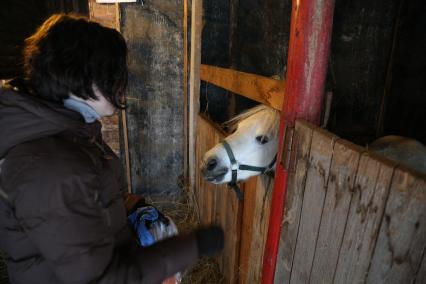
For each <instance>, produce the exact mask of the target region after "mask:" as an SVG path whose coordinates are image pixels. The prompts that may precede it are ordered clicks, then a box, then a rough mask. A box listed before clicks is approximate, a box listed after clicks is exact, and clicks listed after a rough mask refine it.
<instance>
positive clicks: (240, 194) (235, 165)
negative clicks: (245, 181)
mask: <svg viewBox="0 0 426 284" xmlns="http://www.w3.org/2000/svg"><path fill="white" fill-rule="evenodd" d="M221 143H222V145H223V147H225V150H226V153H227V154H228V157H229V161H230V162H231V170H232V179H231V181H230V182H228V186H229V187H231V188H232V189H233V190H234V191H235V194H236V195H237V198H238V200H240V201H241V200H242V199H243V192H242V191H241V189H240V187H239V186H238V184H237V172H238V170H242V171H252V172H260V173H261V174H264V173H266V172H268V171H270V170H271V169H272V168H273V167H274V164H275V162H276V161H277V155H275V157H274V158H273V159H272V161H271V162H270V163H269V165H267V166H266V167H257V166H250V165H244V164H240V163H238V161H237V160H236V159H235V156H234V153H233V152H232V149H231V146H229V143H228V142H226V140H223V141H222V142H221Z"/></svg>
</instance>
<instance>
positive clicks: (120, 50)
mask: <svg viewBox="0 0 426 284" xmlns="http://www.w3.org/2000/svg"><path fill="white" fill-rule="evenodd" d="M127 72H128V71H127V47H126V43H125V41H124V38H123V37H122V36H121V34H120V33H119V32H118V31H116V30H114V29H110V28H106V27H103V26H101V25H99V24H97V23H95V22H91V21H89V20H87V19H86V18H84V17H81V16H77V15H69V14H67V15H65V14H56V15H53V16H51V17H50V18H49V19H47V20H46V21H45V22H44V23H43V24H42V25H41V26H40V27H39V29H38V30H37V31H36V32H35V33H34V34H33V35H32V36H30V37H29V38H27V39H26V40H25V48H24V74H25V81H26V84H27V85H28V86H29V88H30V89H31V90H32V91H33V92H34V93H36V94H37V95H38V96H40V97H42V98H44V99H47V100H52V101H57V102H62V101H63V100H64V99H66V98H68V97H69V93H70V92H72V93H73V94H74V95H75V96H77V97H80V98H82V99H89V98H92V99H95V100H96V99H97V98H96V96H95V94H94V92H93V88H92V85H93V84H96V86H97V87H98V89H99V90H100V91H101V92H102V94H103V95H104V97H105V98H107V99H108V100H110V101H111V102H112V103H113V104H114V105H115V106H117V107H119V108H121V107H123V103H124V92H125V89H126V85H127Z"/></svg>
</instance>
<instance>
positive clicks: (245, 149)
mask: <svg viewBox="0 0 426 284" xmlns="http://www.w3.org/2000/svg"><path fill="white" fill-rule="evenodd" d="M279 120H280V112H279V111H277V110H274V109H272V108H270V107H267V106H264V105H259V106H256V107H254V108H252V109H249V110H248V111H246V112H244V113H242V114H240V115H238V116H236V117H235V118H233V119H231V120H230V121H229V122H228V123H229V124H230V126H231V128H233V129H234V130H235V132H233V133H232V134H231V135H229V136H228V137H226V139H225V140H224V141H222V142H221V143H219V144H217V145H216V146H215V147H213V148H212V149H211V150H209V151H208V152H207V153H205V154H204V157H203V162H202V163H203V164H202V167H201V171H202V174H203V176H204V178H205V179H206V180H207V181H209V182H211V183H215V184H221V183H228V184H229V185H230V186H232V187H234V189H236V191H237V194H239V192H238V191H239V189H238V187H237V186H236V182H237V181H241V180H245V179H247V178H249V177H251V176H255V175H259V174H262V173H265V172H267V171H269V170H273V169H274V168H275V162H276V154H277V147H278V126H279ZM368 149H369V150H371V151H373V152H376V153H378V154H380V155H383V156H385V157H386V158H388V159H390V160H394V161H396V162H399V163H401V164H402V165H405V166H408V167H412V168H414V169H416V170H417V171H420V172H423V173H425V174H426V146H425V145H423V144H422V143H420V142H418V141H416V140H413V139H410V138H407V137H401V136H384V137H381V138H379V139H377V140H375V141H374V142H373V143H371V144H370V145H369V146H368ZM239 198H241V196H239Z"/></svg>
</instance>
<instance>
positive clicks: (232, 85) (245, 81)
mask: <svg viewBox="0 0 426 284" xmlns="http://www.w3.org/2000/svg"><path fill="white" fill-rule="evenodd" d="M200 76H201V80H203V81H206V82H209V83H211V84H213V85H216V86H218V87H221V88H224V89H227V90H229V91H231V92H233V93H236V94H239V95H242V96H245V97H247V98H250V99H252V100H255V101H257V102H260V103H262V104H264V105H267V106H270V107H272V108H274V109H277V110H281V108H282V105H283V100H284V81H281V80H275V79H271V78H267V77H263V76H259V75H255V74H249V73H244V72H239V71H235V70H232V69H226V68H220V67H215V66H210V65H204V64H201V67H200Z"/></svg>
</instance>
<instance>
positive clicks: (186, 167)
mask: <svg viewBox="0 0 426 284" xmlns="http://www.w3.org/2000/svg"><path fill="white" fill-rule="evenodd" d="M188 59H189V58H188V0H184V1H183V107H184V110H183V176H184V186H188V183H189V163H188V158H189V156H188V150H189V148H188V146H189V142H188V139H189V136H188V125H189V124H188V120H189V117H188V115H189V114H188V111H189V110H188V108H189V104H188V99H189V98H188V95H189V94H188Z"/></svg>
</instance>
